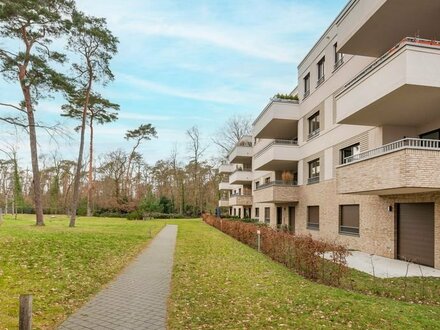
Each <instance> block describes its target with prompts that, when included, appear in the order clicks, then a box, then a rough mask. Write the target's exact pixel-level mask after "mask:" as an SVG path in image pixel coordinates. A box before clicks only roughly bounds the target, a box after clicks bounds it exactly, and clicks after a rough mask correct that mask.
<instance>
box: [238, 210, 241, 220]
mask: <svg viewBox="0 0 440 330" xmlns="http://www.w3.org/2000/svg"><path fill="white" fill-rule="evenodd" d="M238 217H239V218H241V209H238Z"/></svg>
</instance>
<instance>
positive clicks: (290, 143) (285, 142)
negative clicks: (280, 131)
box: [254, 139, 298, 158]
mask: <svg viewBox="0 0 440 330" xmlns="http://www.w3.org/2000/svg"><path fill="white" fill-rule="evenodd" d="M274 145H283V146H298V139H293V140H280V139H276V140H273V141H272V142H271V143H269V144H268V145H267V146H265V147H264V148H263V149H261V150H260V151H259V152H257V153H256V154H255V156H254V157H255V158H258V157H260V156H261V155H262V154H264V153H265V152H266V151H267V150H268V149H270V148H271V147H272V146H274Z"/></svg>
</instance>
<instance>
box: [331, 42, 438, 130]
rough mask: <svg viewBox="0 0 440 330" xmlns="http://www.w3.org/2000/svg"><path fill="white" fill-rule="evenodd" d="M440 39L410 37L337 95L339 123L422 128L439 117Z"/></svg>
mask: <svg viewBox="0 0 440 330" xmlns="http://www.w3.org/2000/svg"><path fill="white" fill-rule="evenodd" d="M438 104H440V42H436V41H429V40H423V39H415V38H406V39H404V40H403V41H402V42H401V43H399V44H398V45H396V46H395V47H394V48H393V49H392V50H390V51H389V52H388V53H386V54H385V55H384V56H382V57H381V58H379V59H378V60H376V61H375V62H373V63H372V64H371V65H369V66H368V67H367V68H366V69H365V70H364V71H362V72H361V73H360V74H359V75H358V76H356V77H355V78H354V79H353V80H352V81H350V82H348V83H347V84H346V85H345V86H344V88H343V89H342V90H341V91H340V92H339V93H338V94H337V95H336V121H337V122H338V123H340V124H352V125H367V126H386V125H394V126H421V125H424V124H426V123H429V122H431V121H433V120H434V119H437V118H438V109H439V108H438Z"/></svg>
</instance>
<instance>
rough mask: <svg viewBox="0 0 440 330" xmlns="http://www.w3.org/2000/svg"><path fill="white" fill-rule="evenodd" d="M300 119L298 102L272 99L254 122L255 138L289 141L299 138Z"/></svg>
mask: <svg viewBox="0 0 440 330" xmlns="http://www.w3.org/2000/svg"><path fill="white" fill-rule="evenodd" d="M299 119H300V111H299V104H298V101H294V100H282V99H272V100H271V102H270V103H269V104H268V105H267V106H266V108H265V109H264V110H263V112H262V113H261V114H260V115H259V116H258V118H257V119H256V120H255V122H254V130H253V132H254V137H256V138H259V139H273V138H276V139H289V138H291V137H292V136H297V135H298V134H297V132H298V120H299Z"/></svg>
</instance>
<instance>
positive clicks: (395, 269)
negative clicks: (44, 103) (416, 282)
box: [347, 251, 440, 278]
mask: <svg viewBox="0 0 440 330" xmlns="http://www.w3.org/2000/svg"><path fill="white" fill-rule="evenodd" d="M347 266H348V267H350V268H354V269H357V270H360V271H361V272H364V273H368V274H370V275H374V276H376V277H380V278H392V277H422V276H423V277H440V269H435V268H431V267H427V266H421V265H417V264H413V263H410V262H406V261H402V260H397V259H389V258H384V257H379V256H376V255H371V254H368V253H364V252H359V251H351V255H350V256H348V257H347Z"/></svg>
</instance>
